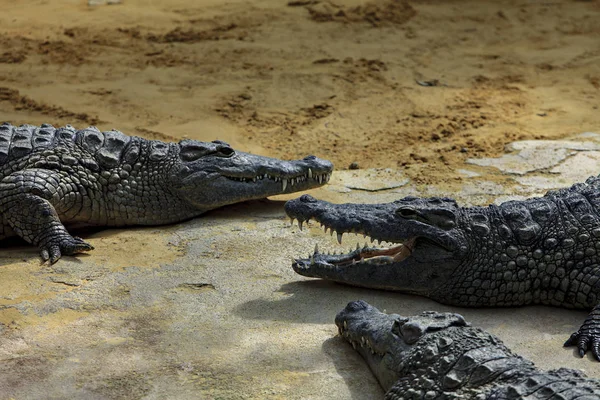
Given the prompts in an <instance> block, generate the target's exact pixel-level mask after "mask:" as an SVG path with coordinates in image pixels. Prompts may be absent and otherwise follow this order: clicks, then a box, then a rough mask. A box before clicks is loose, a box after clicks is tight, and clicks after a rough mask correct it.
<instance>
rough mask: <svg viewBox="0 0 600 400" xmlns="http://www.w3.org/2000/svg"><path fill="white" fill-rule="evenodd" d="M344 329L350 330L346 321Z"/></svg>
mask: <svg viewBox="0 0 600 400" xmlns="http://www.w3.org/2000/svg"><path fill="white" fill-rule="evenodd" d="M344 329H348V321H346V320H344Z"/></svg>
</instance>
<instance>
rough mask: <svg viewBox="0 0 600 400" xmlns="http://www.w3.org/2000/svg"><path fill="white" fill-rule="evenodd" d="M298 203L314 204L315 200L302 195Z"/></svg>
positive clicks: (309, 196) (307, 195)
mask: <svg viewBox="0 0 600 400" xmlns="http://www.w3.org/2000/svg"><path fill="white" fill-rule="evenodd" d="M300 201H302V202H304V203H316V202H317V199H315V198H314V197H312V196H311V195H309V194H303V195H302V196H300Z"/></svg>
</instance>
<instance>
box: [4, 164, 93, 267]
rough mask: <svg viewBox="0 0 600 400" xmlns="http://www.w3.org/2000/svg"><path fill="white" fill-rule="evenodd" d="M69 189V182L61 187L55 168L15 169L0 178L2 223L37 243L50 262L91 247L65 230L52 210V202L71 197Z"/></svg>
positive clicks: (71, 188)
mask: <svg viewBox="0 0 600 400" xmlns="http://www.w3.org/2000/svg"><path fill="white" fill-rule="evenodd" d="M63 183H64V182H63ZM73 189H74V187H73V185H70V184H69V185H64V184H63V186H62V187H61V179H60V175H59V174H58V173H57V172H54V171H48V170H43V169H29V170H25V171H19V172H15V173H13V174H11V175H9V176H7V177H5V178H4V179H3V180H2V182H0V214H1V215H2V218H3V219H4V222H5V224H7V225H9V226H10V227H11V228H12V229H13V230H14V232H15V233H16V234H17V235H18V236H20V237H22V238H23V239H25V240H26V241H27V242H29V243H32V244H34V245H35V246H37V247H38V248H39V249H40V254H41V257H42V259H43V260H44V261H48V260H50V263H52V264H53V263H55V262H56V261H58V259H59V258H60V257H61V255H63V254H64V255H72V254H76V253H81V252H84V251H89V250H92V249H93V247H92V246H91V245H90V244H88V243H86V242H84V241H83V240H82V239H80V238H77V237H73V236H71V235H70V234H69V232H67V230H66V228H65V227H64V225H63V224H62V222H61V221H60V218H59V216H58V213H57V211H56V208H55V206H57V205H63V206H64V204H65V203H64V199H65V198H67V197H68V198H71V197H69V195H70V194H71V193H68V192H69V191H71V190H73ZM76 197H77V195H75V198H76Z"/></svg>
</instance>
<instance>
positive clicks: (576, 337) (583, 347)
mask: <svg viewBox="0 0 600 400" xmlns="http://www.w3.org/2000/svg"><path fill="white" fill-rule="evenodd" d="M564 345H565V347H568V346H577V350H579V355H580V356H581V357H583V356H584V355H585V353H586V352H587V351H588V350H592V354H593V355H594V357H595V358H596V360H598V361H600V304H598V305H596V307H594V309H593V310H592V312H590V314H589V315H588V317H587V318H586V319H585V321H584V322H583V325H581V328H579V330H578V331H577V332H575V333H573V334H572V335H571V337H570V338H569V339H567V341H566V342H565V344H564Z"/></svg>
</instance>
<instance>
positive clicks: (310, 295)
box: [0, 144, 600, 399]
mask: <svg viewBox="0 0 600 400" xmlns="http://www.w3.org/2000/svg"><path fill="white" fill-rule="evenodd" d="M551 146H555V145H554V144H552V145H551ZM583 147H585V146H581V145H579V144H578V145H577V149H574V148H572V147H570V146H565V147H564V148H563V147H559V148H556V147H551V149H550V150H549V151H550V153H543V152H544V151H546V150H548V148H547V147H544V146H540V147H539V148H537V145H536V148H537V150H536V152H534V153H529V155H528V157H529V159H528V162H529V163H530V165H541V162H540V161H539V160H537V159H535V157H536V155H539V154H563V155H565V157H562V156H561V157H558V158H555V159H554V161H553V162H552V163H549V165H548V167H547V168H553V170H552V172H551V173H550V172H541V173H532V172H526V171H525V172H523V173H524V174H525V175H523V176H522V177H521V178H519V179H521V180H507V184H506V185H500V184H498V183H494V182H488V181H486V180H485V175H486V174H485V169H481V170H480V171H479V172H480V173H481V176H474V175H473V176H472V177H470V178H468V184H465V185H464V188H463V189H464V190H461V191H460V192H458V193H448V192H447V190H443V189H441V188H438V187H428V188H419V187H417V186H416V185H414V184H411V183H410V182H408V184H406V182H404V178H403V176H402V174H401V173H400V172H395V171H372V170H356V171H340V172H336V173H334V176H333V179H332V184H331V185H330V186H328V187H325V188H322V189H319V190H315V191H312V192H310V193H311V194H312V195H314V196H315V197H318V198H324V199H327V200H330V201H335V202H351V201H356V202H383V201H392V200H394V199H397V198H399V197H402V196H405V195H415V194H422V195H428V196H429V195H436V194H438V195H451V196H452V197H455V198H457V199H458V200H459V201H461V202H463V203H478V204H485V203H487V202H490V201H493V200H494V199H498V198H500V199H502V198H505V199H506V198H511V196H513V197H514V196H517V197H518V196H526V195H530V194H531V192H532V190H538V191H540V192H543V191H545V190H546V189H547V188H550V187H551V186H552V185H553V184H555V183H559V182H560V183H562V182H567V181H569V182H570V181H572V180H575V179H577V180H580V181H582V180H584V179H585V178H586V177H587V174H589V173H590V165H596V164H594V163H595V162H596V161H597V157H598V155H597V152H595V151H594V152H591V151H589V149H587V148H586V149H585V150H578V149H581V148H583ZM538 150H539V151H542V153H540V152H539V151H538ZM520 151H524V150H520ZM580 151H586V153H582V152H580ZM570 152H575V154H574V155H573V156H572V157H571V158H569V159H566V155H567V154H570ZM582 157H583V159H585V160H587V161H586V163H583V162H582V161H581V160H582ZM559 158H561V160H558V159H559ZM562 160H565V161H564V162H563V164H560V161H562ZM588 161H589V164H588ZM567 163H568V164H567ZM592 168H593V167H592ZM507 172H508V171H507ZM548 177H552V179H546V180H543V178H548ZM555 178H556V179H555ZM526 179H527V180H526ZM560 179H563V180H562V181H561V180H560ZM510 182H514V184H511V183H510ZM352 187H354V188H356V189H351V188H352ZM340 188H345V189H344V190H341V189H340ZM285 199H286V198H285V197H282V198H275V199H272V200H264V201H255V202H249V203H244V204H239V205H235V206H232V207H227V208H224V209H221V210H216V211H214V212H211V213H209V214H207V215H206V216H204V217H202V218H197V219H195V220H192V221H189V222H186V223H182V224H178V225H173V226H167V227H152V228H135V229H122V230H116V229H107V230H100V231H97V232H92V233H88V234H86V239H87V240H89V241H90V243H92V244H93V245H94V246H95V247H96V250H94V251H93V252H92V253H90V255H87V256H81V257H78V258H71V257H65V258H64V259H63V260H61V261H60V262H59V263H57V264H55V265H54V266H52V267H50V266H47V265H40V263H39V260H38V255H37V251H36V250H35V249H33V248H31V247H27V246H22V245H20V244H19V243H16V244H15V243H12V244H10V243H9V244H10V247H4V248H3V249H2V251H1V252H0V398H2V399H4V398H15V399H39V398H61V399H62V398H70V399H122V398H127V399H164V398H170V399H377V398H382V397H383V392H382V391H381V389H380V388H379V386H378V384H377V382H376V381H375V379H374V378H373V376H372V375H371V373H370V372H369V370H368V368H367V366H366V365H365V364H364V363H363V362H362V360H361V359H360V357H359V356H358V355H357V354H356V353H355V352H354V351H353V350H352V349H351V348H350V347H349V346H348V345H347V344H346V343H345V342H344V341H342V340H341V339H340V338H339V337H337V336H336V334H337V330H336V328H335V326H334V325H333V318H334V316H335V314H336V313H337V312H338V311H339V310H340V309H341V308H342V307H344V306H345V304H346V303H347V302H349V301H351V300H357V299H364V300H366V301H368V302H370V303H371V304H373V305H376V306H377V307H379V308H381V309H385V310H388V311H393V312H398V313H404V314H412V313H418V312H421V311H423V310H440V311H457V312H460V313H462V314H463V315H464V316H465V317H466V318H467V319H468V320H469V321H471V322H472V323H473V324H474V325H476V326H481V327H483V328H485V329H488V330H490V331H491V332H493V333H495V334H496V335H498V336H499V337H500V338H502V339H503V340H504V341H505V342H506V343H507V344H508V345H509V346H510V347H511V348H512V349H513V350H515V351H516V352H518V353H519V354H521V355H522V356H524V357H527V358H530V359H532V360H533V361H534V362H536V364H538V365H539V366H540V367H542V368H558V367H571V368H580V369H584V370H586V372H587V373H588V374H589V375H591V376H595V377H598V378H600V369H598V368H597V363H595V362H593V361H591V360H590V359H589V357H588V358H587V359H583V360H581V359H579V358H578V357H577V356H575V354H574V352H573V349H571V348H569V349H565V348H563V347H562V343H563V341H564V340H566V338H567V337H568V336H569V335H570V334H571V333H572V332H573V331H574V330H575V329H577V328H578V327H579V325H580V324H581V323H582V321H583V320H584V318H585V316H586V312H585V311H573V310H565V309H559V308H550V307H521V308H507V309H460V308H456V307H449V306H444V305H440V304H437V303H435V302H433V301H431V300H428V299H424V298H421V297H416V296H409V295H402V294H398V293H390V292H384V291H375V290H367V289H360V288H352V287H347V286H342V285H337V284H333V283H328V282H324V281H320V280H313V279H308V278H304V277H301V276H298V275H296V274H295V273H294V272H293V270H292V269H291V267H290V263H291V259H292V258H293V257H298V256H301V255H306V254H308V253H309V251H310V250H311V249H312V248H313V247H314V244H315V243H317V242H318V243H319V246H320V248H321V249H324V250H327V249H336V250H338V249H340V246H339V245H338V244H337V243H336V242H335V239H334V238H331V237H329V235H323V233H322V231H321V230H320V228H319V227H317V226H308V227H307V228H305V229H304V230H303V231H300V230H299V229H298V227H296V226H293V227H290V225H289V221H288V219H287V218H286V217H285V215H284V213H283V201H284V200H285ZM356 241H360V242H361V243H362V241H363V239H362V236H361V237H354V236H353V235H345V237H344V244H343V246H342V248H344V249H345V250H347V249H348V248H353V247H354V246H355V244H356Z"/></svg>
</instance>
